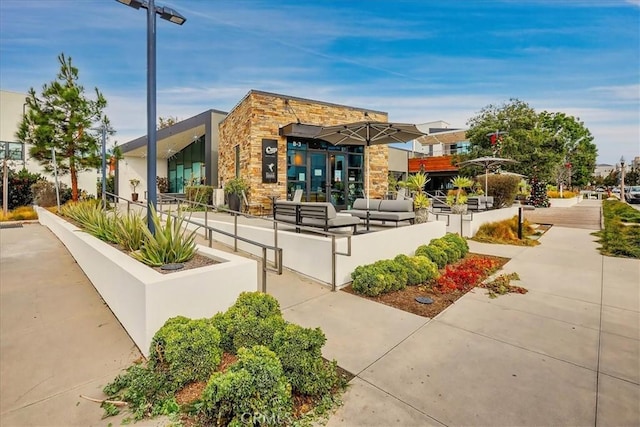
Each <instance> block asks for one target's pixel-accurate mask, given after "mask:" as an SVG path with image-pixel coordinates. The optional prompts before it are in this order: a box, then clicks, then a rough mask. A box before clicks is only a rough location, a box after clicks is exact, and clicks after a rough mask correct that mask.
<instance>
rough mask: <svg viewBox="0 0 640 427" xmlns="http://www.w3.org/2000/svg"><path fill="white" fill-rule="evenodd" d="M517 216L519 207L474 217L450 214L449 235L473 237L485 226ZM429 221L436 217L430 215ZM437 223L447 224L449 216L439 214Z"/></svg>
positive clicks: (485, 212)
mask: <svg viewBox="0 0 640 427" xmlns="http://www.w3.org/2000/svg"><path fill="white" fill-rule="evenodd" d="M515 215H518V206H511V207H508V208H502V209H493V210H489V211H484V212H474V213H473V215H471V213H468V214H465V215H455V214H448V221H449V223H448V225H446V228H447V232H448V233H458V234H460V235H462V236H463V237H473V236H474V235H475V234H476V233H477V232H478V229H479V228H480V227H481V226H482V225H483V224H487V223H489V222H496V221H502V220H505V219H509V218H513V217H514V216H515ZM429 220H430V221H431V220H436V216H435V215H434V214H430V215H429ZM437 221H439V222H442V223H443V224H446V223H447V215H445V214H439V215H438V216H437Z"/></svg>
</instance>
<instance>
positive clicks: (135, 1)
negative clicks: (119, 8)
mask: <svg viewBox="0 0 640 427" xmlns="http://www.w3.org/2000/svg"><path fill="white" fill-rule="evenodd" d="M116 1H117V2H120V3H122V4H126V5H127V6H129V7H132V8H134V9H140V8H141V7H144V8H146V7H147V2H145V1H144V0H116Z"/></svg>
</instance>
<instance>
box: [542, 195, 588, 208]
mask: <svg viewBox="0 0 640 427" xmlns="http://www.w3.org/2000/svg"><path fill="white" fill-rule="evenodd" d="M581 201H582V196H577V197H571V198H570V199H549V203H551V207H552V208H570V207H571V206H575V205H577V204H578V203H580V202H581Z"/></svg>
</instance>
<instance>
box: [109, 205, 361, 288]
mask: <svg viewBox="0 0 640 427" xmlns="http://www.w3.org/2000/svg"><path fill="white" fill-rule="evenodd" d="M107 195H108V196H111V197H112V198H113V199H114V200H118V201H120V200H121V201H123V202H126V204H127V212H129V211H130V210H131V205H135V206H139V207H141V208H143V209H144V208H146V204H145V203H143V202H137V201H136V202H134V201H131V200H129V199H126V198H124V197H121V196H118V195H116V194H112V193H107ZM161 200H162V202H159V203H158V209H157V210H158V214H159V215H169V214H171V215H172V216H174V217H177V216H178V215H180V212H181V211H182V210H184V208H182V205H184V204H188V205H190V206H197V207H199V208H202V209H203V212H204V224H203V223H201V222H199V221H195V220H192V219H190V218H184V217H183V221H184V222H186V223H188V224H192V225H195V226H196V227H201V228H202V229H203V231H204V233H203V237H204V239H205V240H207V241H208V242H209V247H211V246H212V243H213V233H218V234H221V235H223V236H226V237H230V238H232V239H233V251H234V252H238V242H239V241H240V242H244V243H247V244H250V245H253V246H257V247H259V248H260V249H261V250H262V257H261V258H262V286H261V289H262V292H266V291H267V286H266V284H267V271H273V272H275V273H277V274H278V275H281V274H282V259H283V255H282V248H280V247H279V246H278V231H279V229H278V224H286V225H290V224H289V223H286V222H281V221H277V220H274V219H273V218H266V217H262V216H254V215H250V214H248V213H242V212H239V211H233V210H231V209H228V208H224V207H221V206H215V205H209V204H206V203H201V202H197V201H192V200H187V199H184V198H181V197H171V196H167V195H163V196H162V199H161ZM167 202H169V203H172V202H175V204H176V211H177V213H176V214H173V213H167V212H164V211H163V209H162V205H163V204H164V203H167ZM209 211H213V212H218V213H219V212H222V213H229V214H231V215H232V216H233V232H232V233H230V232H227V231H224V230H221V229H219V228H216V227H213V226H210V225H209ZM240 216H243V217H245V218H251V219H258V220H262V221H266V222H270V223H272V227H273V245H268V244H264V243H261V242H258V241H255V240H252V239H249V238H246V237H242V236H240V235H239V234H238V218H239V217H240ZM296 229H300V230H303V231H307V232H310V233H314V234H320V235H324V236H326V237H330V238H331V290H332V291H335V290H336V264H337V256H338V255H340V256H351V237H352V236H351V235H350V234H348V235H345V234H338V233H334V232H331V231H324V230H322V229H318V228H315V227H309V226H302V225H300V226H296ZM337 238H346V239H347V251H346V252H341V251H338V249H337ZM268 250H272V251H273V252H274V263H273V268H269V267H268V265H269V262H268V256H267V255H268V254H267V251H268Z"/></svg>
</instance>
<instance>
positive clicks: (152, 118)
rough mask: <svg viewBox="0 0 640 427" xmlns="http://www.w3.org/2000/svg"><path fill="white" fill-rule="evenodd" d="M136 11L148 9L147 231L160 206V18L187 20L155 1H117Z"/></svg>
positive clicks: (176, 22)
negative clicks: (154, 212)
mask: <svg viewBox="0 0 640 427" xmlns="http://www.w3.org/2000/svg"><path fill="white" fill-rule="evenodd" d="M116 1H117V2H119V3H122V4H126V5H127V6H130V7H132V8H134V9H140V8H143V9H147V227H148V228H149V231H151V232H152V233H153V232H154V231H155V230H154V225H153V218H152V217H151V209H152V206H153V209H155V208H156V205H157V196H158V195H157V191H156V157H157V154H156V152H157V150H156V148H157V147H156V14H158V15H160V18H162V19H165V20H167V21H170V22H173V23H174V24H178V25H182V24H184V23H185V21H186V20H187V19H186V18H185V17H184V16H182V15H180V14H179V13H178V12H176V11H175V10H173V9H170V8H168V7H162V6H156V5H155V1H154V0H116Z"/></svg>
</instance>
